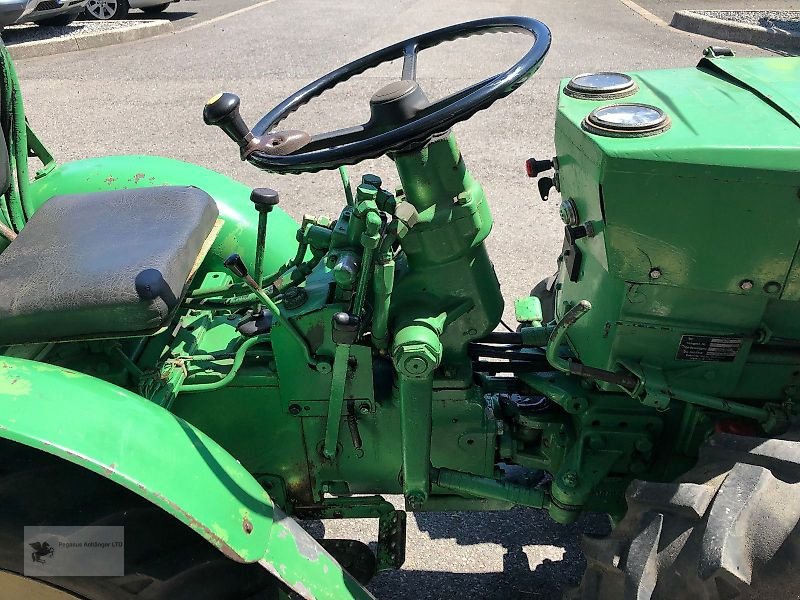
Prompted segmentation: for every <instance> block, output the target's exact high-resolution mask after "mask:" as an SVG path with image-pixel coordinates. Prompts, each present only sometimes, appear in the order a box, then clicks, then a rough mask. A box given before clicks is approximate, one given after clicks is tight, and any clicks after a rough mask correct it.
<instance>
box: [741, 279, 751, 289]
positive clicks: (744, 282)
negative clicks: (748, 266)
mask: <svg viewBox="0 0 800 600" xmlns="http://www.w3.org/2000/svg"><path fill="white" fill-rule="evenodd" d="M739 287H740V288H741V289H743V290H745V291H747V290H752V289H753V282H752V280H750V279H743V280H742V281H741V283H739Z"/></svg>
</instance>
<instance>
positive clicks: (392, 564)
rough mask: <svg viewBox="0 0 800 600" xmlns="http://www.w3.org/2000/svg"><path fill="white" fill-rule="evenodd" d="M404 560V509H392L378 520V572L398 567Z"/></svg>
mask: <svg viewBox="0 0 800 600" xmlns="http://www.w3.org/2000/svg"><path fill="white" fill-rule="evenodd" d="M404 562H406V511H404V510H393V511H391V512H387V513H384V514H382V515H381V517H380V520H379V521H378V572H381V571H389V570H392V569H399V568H400V567H402V566H403V563H404Z"/></svg>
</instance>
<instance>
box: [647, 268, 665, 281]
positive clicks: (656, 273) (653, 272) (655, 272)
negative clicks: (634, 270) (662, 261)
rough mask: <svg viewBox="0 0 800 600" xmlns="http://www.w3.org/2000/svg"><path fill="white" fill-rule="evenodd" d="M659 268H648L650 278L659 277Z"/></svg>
mask: <svg viewBox="0 0 800 600" xmlns="http://www.w3.org/2000/svg"><path fill="white" fill-rule="evenodd" d="M661 275H662V273H661V269H659V268H658V267H653V268H652V269H650V279H660V278H661Z"/></svg>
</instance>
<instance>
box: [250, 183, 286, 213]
mask: <svg viewBox="0 0 800 600" xmlns="http://www.w3.org/2000/svg"><path fill="white" fill-rule="evenodd" d="M250 201H251V202H252V203H253V204H255V206H256V210H257V211H258V212H267V213H268V212H270V211H271V210H272V209H273V208H274V207H275V206H277V205H278V202H280V194H278V192H276V191H275V190H272V189H270V188H256V189H254V190H253V191H252V192H250Z"/></svg>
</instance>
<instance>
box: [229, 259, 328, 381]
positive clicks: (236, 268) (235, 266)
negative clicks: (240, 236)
mask: <svg viewBox="0 0 800 600" xmlns="http://www.w3.org/2000/svg"><path fill="white" fill-rule="evenodd" d="M222 264H224V265H225V268H226V269H228V270H229V271H230V272H231V273H233V274H234V275H236V276H237V277H239V278H240V279H242V280H243V281H244V282H245V283H246V284H247V285H248V286H249V287H250V289H252V290H253V291H254V292H255V294H256V296H258V298H259V300H261V302H263V303H264V305H265V306H266V307H267V308H268V309H269V310H270V311H271V312H272V314H273V315H274V317H275V318H276V319H278V321H279V322H280V324H281V325H283V326H284V327H286V329H287V330H288V331H289V333H290V334H291V335H292V337H293V338H294V339H295V340H296V341H297V343H298V344H300V346H301V347H302V349H303V353H304V354H305V358H306V361H307V362H308V364H309V365H311V366H312V367H314V368H316V369H317V370H323V369H326V368H328V367H329V365H328V363H323V362H321V361H319V360H318V359H317V358H316V357H315V356H314V355H313V354H312V353H311V348H309V346H308V342H307V341H306V339H305V338H304V337H303V334H302V333H300V331H299V330H298V329H297V327H296V326H295V324H294V323H293V322H292V321H291V320H290V319H289V317H288V316H286V314H285V313H284V312H282V311H281V309H280V308H278V305H277V304H275V301H274V300H273V299H272V298H270V297H269V296H268V295H267V294H266V292H264V290H263V289H262V288H261V286H260V285H259V284H258V283H256V281H255V279H253V278H252V277H251V276H250V273H248V272H247V267H246V266H245V264H244V261H243V260H242V257H241V256H239V255H238V254H231V255H230V256H229V257H228V258H226V259H225V261H224V262H223V263H222ZM323 364H324V365H325V367H322V366H321V365H323Z"/></svg>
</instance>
